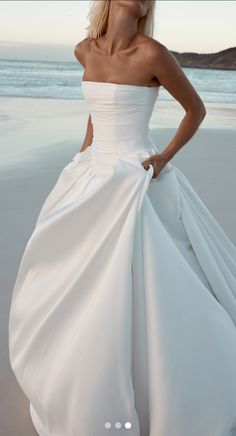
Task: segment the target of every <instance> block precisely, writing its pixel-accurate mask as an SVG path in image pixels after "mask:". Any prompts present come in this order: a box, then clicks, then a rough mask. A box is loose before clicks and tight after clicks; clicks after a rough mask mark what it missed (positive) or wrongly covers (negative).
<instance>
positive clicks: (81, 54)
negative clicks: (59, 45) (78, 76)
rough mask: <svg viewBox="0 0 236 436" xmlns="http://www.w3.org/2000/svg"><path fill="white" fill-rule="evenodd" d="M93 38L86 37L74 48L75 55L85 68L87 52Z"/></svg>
mask: <svg viewBox="0 0 236 436" xmlns="http://www.w3.org/2000/svg"><path fill="white" fill-rule="evenodd" d="M90 45H91V38H90V37H88V38H84V39H82V40H81V41H79V42H78V43H77V44H76V45H75V48H74V55H75V57H76V59H77V60H78V61H79V63H80V64H81V65H82V66H83V67H84V68H85V62H86V60H85V59H86V54H87V53H88V52H89V50H90Z"/></svg>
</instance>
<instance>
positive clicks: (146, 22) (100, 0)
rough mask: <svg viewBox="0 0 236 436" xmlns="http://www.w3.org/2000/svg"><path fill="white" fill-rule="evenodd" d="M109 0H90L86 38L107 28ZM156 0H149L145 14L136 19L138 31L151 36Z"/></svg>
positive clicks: (103, 31) (99, 34) (97, 36)
mask: <svg viewBox="0 0 236 436" xmlns="http://www.w3.org/2000/svg"><path fill="white" fill-rule="evenodd" d="M110 1H111V0H92V4H91V3H90V10H89V14H88V17H89V25H88V26H87V27H86V29H88V30H87V34H86V37H87V38H99V37H100V36H101V35H103V34H104V33H105V32H106V30H107V25H108V16H109V8H110ZM155 3H156V0H152V1H151V5H150V6H149V8H148V11H147V14H146V15H145V16H144V17H140V18H139V20H138V32H139V33H143V34H144V35H147V36H150V37H153V33H154V23H155V21H154V11H155Z"/></svg>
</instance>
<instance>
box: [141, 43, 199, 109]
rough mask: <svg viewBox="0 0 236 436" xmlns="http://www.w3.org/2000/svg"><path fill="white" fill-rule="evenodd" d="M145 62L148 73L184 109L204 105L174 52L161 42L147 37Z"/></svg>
mask: <svg viewBox="0 0 236 436" xmlns="http://www.w3.org/2000/svg"><path fill="white" fill-rule="evenodd" d="M145 45H146V47H145V50H144V52H145V53H144V56H145V64H146V65H148V68H149V71H150V74H152V75H153V76H154V77H156V78H157V79H158V81H159V83H160V84H161V85H162V86H163V87H164V88H166V90H167V91H168V92H169V93H170V94H171V95H172V96H173V97H174V98H175V99H176V100H178V101H179V103H180V104H181V105H182V106H183V108H184V109H189V108H193V107H200V108H201V110H202V112H205V107H204V104H203V101H202V100H201V98H200V95H199V94H198V93H197V91H196V89H195V88H194V87H193V85H192V83H191V82H190V80H189V79H188V77H187V76H186V74H185V73H184V70H183V68H182V67H181V65H180V64H179V62H178V61H177V59H176V57H175V56H174V54H173V53H172V52H171V51H170V50H169V49H168V48H167V47H166V46H165V45H164V44H162V43H161V42H159V41H157V40H155V39H154V38H149V39H148V41H147V44H145Z"/></svg>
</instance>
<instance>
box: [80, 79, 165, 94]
mask: <svg viewBox="0 0 236 436" xmlns="http://www.w3.org/2000/svg"><path fill="white" fill-rule="evenodd" d="M81 83H82V84H85V83H88V84H90V83H91V84H94V85H108V86H110V85H113V86H120V87H121V86H122V87H132V88H145V89H155V90H157V91H159V86H145V85H133V84H131V83H114V82H97V81H94V80H81Z"/></svg>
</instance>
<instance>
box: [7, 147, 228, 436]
mask: <svg viewBox="0 0 236 436" xmlns="http://www.w3.org/2000/svg"><path fill="white" fill-rule="evenodd" d="M152 151H153V150H152ZM150 154H152V152H151V151H147V150H140V151H137V152H133V153H131V154H128V155H127V156H122V157H120V158H117V159H115V161H114V164H113V165H112V166H111V167H110V168H109V169H108V170H107V171H101V170H99V169H98V167H97V166H96V164H95V160H94V154H93V145H91V146H90V147H88V148H87V149H86V150H84V151H83V152H79V153H77V154H76V155H75V156H74V157H73V159H72V160H71V162H69V163H68V164H67V165H66V166H65V167H64V168H63V169H62V171H61V173H60V175H59V177H58V180H57V182H56V184H55V186H54V187H53V189H52V190H51V192H50V193H49V195H48V197H47V198H46V200H45V202H44V204H43V206H42V208H41V210H40V213H39V216H38V219H37V222H36V225H35V229H34V231H33V233H32V235H31V237H30V239H29V241H28V243H27V245H26V248H25V251H24V254H23V256H22V259H21V263H20V267H19V271H18V275H17V279H16V282H15V287H14V290H13V294H12V303H11V310H10V319H9V352H10V362H11V366H12V369H13V372H14V374H15V376H16V379H17V380H18V382H19V384H20V386H21V388H22V389H23V391H24V393H25V395H26V396H27V397H28V399H29V401H30V409H29V410H30V415H31V418H32V421H33V424H34V426H35V428H36V430H37V432H38V434H39V435H40V436H105V435H110V436H116V435H118V434H119V435H120V436H128V435H130V436H131V435H132V436H233V435H234V436H235V435H236V248H235V246H234V245H233V243H232V242H231V241H230V240H229V238H228V237H227V235H226V234H225V233H224V231H223V229H222V228H221V227H220V226H219V224H218V223H217V222H216V220H215V219H214V217H213V216H212V214H211V213H210V211H209V210H208V209H207V207H206V206H205V205H204V203H203V202H202V201H201V199H200V198H199V196H198V195H197V193H196V192H195V191H194V189H193V187H192V185H191V184H190V182H189V181H188V179H187V178H186V177H185V176H184V174H183V173H182V172H181V171H180V170H179V169H178V168H176V167H175V166H174V165H172V164H170V163H168V164H167V165H166V166H165V167H164V168H163V170H162V171H161V172H160V173H159V175H158V176H157V177H156V178H152V175H153V166H152V165H150V166H149V169H148V170H145V169H144V167H143V166H142V164H141V162H142V161H143V160H145V159H146V158H147V157H148V156H149V155H150Z"/></svg>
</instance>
